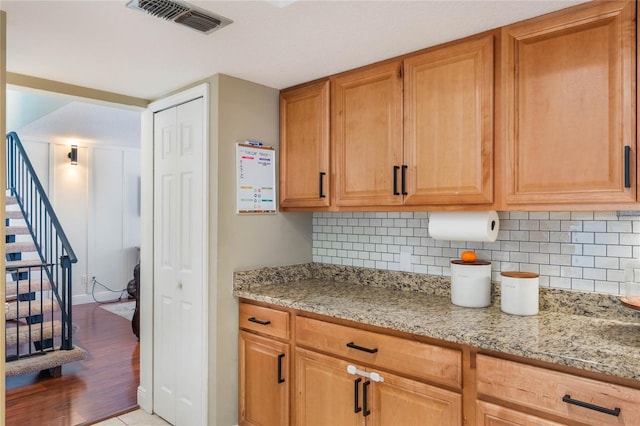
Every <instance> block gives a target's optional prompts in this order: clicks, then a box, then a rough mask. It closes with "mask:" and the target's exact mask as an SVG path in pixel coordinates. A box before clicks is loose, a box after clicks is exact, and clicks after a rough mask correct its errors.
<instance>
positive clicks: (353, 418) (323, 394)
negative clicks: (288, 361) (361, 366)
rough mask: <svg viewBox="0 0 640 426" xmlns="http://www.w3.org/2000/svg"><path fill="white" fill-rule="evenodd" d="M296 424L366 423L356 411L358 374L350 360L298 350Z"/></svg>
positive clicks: (324, 425)
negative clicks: (349, 370) (351, 368)
mask: <svg viewBox="0 0 640 426" xmlns="http://www.w3.org/2000/svg"><path fill="white" fill-rule="evenodd" d="M295 365H296V385H295V400H296V424H299V425H306V426H314V425H318V426H327V425H344V426H349V425H353V426H356V425H363V424H364V419H363V418H362V417H361V416H358V415H357V413H356V412H355V409H354V406H355V404H357V402H356V401H355V398H354V395H355V391H354V387H355V385H356V383H355V380H356V379H357V378H356V377H355V376H352V375H349V374H347V365H349V363H348V362H346V361H343V360H340V359H337V358H333V357H328V356H324V355H320V354H317V353H314V352H311V351H306V350H304V349H299V348H297V349H296V355H295Z"/></svg>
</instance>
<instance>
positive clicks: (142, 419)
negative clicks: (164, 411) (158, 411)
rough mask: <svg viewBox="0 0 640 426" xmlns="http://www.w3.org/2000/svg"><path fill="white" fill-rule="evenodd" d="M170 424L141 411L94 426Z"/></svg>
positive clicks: (155, 425) (164, 425) (154, 425)
mask: <svg viewBox="0 0 640 426" xmlns="http://www.w3.org/2000/svg"><path fill="white" fill-rule="evenodd" d="M167 425H169V423H167V422H165V421H164V420H162V419H161V418H160V417H158V416H156V415H155V414H147V413H145V412H144V411H142V410H141V409H138V410H136V411H131V412H129V413H126V414H122V415H120V416H118V417H113V418H110V419H107V420H105V421H102V422H100V423H96V424H95V425H94V426H167Z"/></svg>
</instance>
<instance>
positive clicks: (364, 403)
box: [362, 380, 371, 417]
mask: <svg viewBox="0 0 640 426" xmlns="http://www.w3.org/2000/svg"><path fill="white" fill-rule="evenodd" d="M370 384H371V382H370V381H369V380H367V381H366V382H364V383H363V384H362V406H363V408H364V410H363V411H362V415H363V416H364V417H367V416H368V415H369V414H371V410H369V407H368V405H369V404H367V389H369V385H370Z"/></svg>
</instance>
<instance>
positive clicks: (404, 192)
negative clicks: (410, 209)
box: [401, 165, 409, 195]
mask: <svg viewBox="0 0 640 426" xmlns="http://www.w3.org/2000/svg"><path fill="white" fill-rule="evenodd" d="M408 168H409V166H404V165H403V166H402V179H401V181H402V183H401V187H402V190H401V192H402V195H407V169H408Z"/></svg>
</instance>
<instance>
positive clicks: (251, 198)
mask: <svg viewBox="0 0 640 426" xmlns="http://www.w3.org/2000/svg"><path fill="white" fill-rule="evenodd" d="M275 160H276V149H275V148H274V147H271V146H262V144H260V143H258V142H247V143H238V144H237V148H236V184H237V201H236V208H237V212H238V213H275V212H276V161H275Z"/></svg>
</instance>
